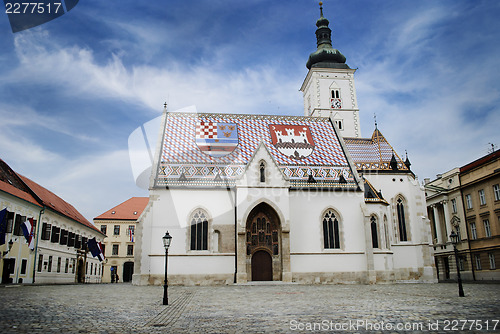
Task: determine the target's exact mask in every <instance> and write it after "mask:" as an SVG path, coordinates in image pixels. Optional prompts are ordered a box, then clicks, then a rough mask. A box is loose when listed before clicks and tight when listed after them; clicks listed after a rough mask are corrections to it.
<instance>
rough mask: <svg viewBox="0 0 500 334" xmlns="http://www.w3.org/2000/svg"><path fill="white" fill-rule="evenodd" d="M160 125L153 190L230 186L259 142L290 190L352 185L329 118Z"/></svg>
mask: <svg viewBox="0 0 500 334" xmlns="http://www.w3.org/2000/svg"><path fill="white" fill-rule="evenodd" d="M164 126H165V134H164V137H163V143H162V146H161V148H162V152H161V156H160V162H159V166H158V171H157V178H156V186H165V185H167V186H168V185H201V186H203V185H221V186H224V185H232V184H234V182H235V180H236V179H239V178H240V177H241V176H242V175H243V173H244V172H245V168H246V166H247V165H248V163H249V161H250V160H251V159H252V157H253V155H254V153H255V151H256V150H257V149H258V147H259V145H260V143H263V145H264V146H265V147H266V149H267V150H268V152H269V153H270V155H271V156H272V158H273V159H274V161H275V163H276V164H277V165H278V167H279V168H280V169H281V171H282V173H283V175H284V176H285V177H286V178H287V179H288V180H290V183H291V185H292V186H294V185H304V186H307V185H308V184H310V182H308V181H310V180H311V177H310V176H311V175H312V177H313V178H314V181H315V182H316V183H315V186H341V187H351V186H357V184H356V181H355V179H354V177H353V175H352V172H351V168H350V166H349V163H348V160H347V157H346V155H345V153H344V150H343V148H342V145H341V143H340V140H339V139H338V137H337V134H336V132H335V129H334V127H333V124H332V122H331V121H330V119H329V118H323V117H302V116H276V115H242V114H200V113H180V112H174V113H167V115H166V119H165V125H164ZM224 143H225V144H224ZM217 145H219V146H217ZM217 150H219V151H217Z"/></svg>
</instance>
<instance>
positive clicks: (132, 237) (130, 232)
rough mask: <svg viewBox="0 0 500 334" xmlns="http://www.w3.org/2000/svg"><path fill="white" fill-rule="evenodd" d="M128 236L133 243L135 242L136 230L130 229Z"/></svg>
mask: <svg viewBox="0 0 500 334" xmlns="http://www.w3.org/2000/svg"><path fill="white" fill-rule="evenodd" d="M128 236H129V238H130V241H131V242H134V229H133V228H132V227H129V228H128Z"/></svg>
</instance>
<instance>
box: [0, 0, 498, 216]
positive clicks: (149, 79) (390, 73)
mask: <svg viewBox="0 0 500 334" xmlns="http://www.w3.org/2000/svg"><path fill="white" fill-rule="evenodd" d="M323 2H324V13H325V16H326V17H327V18H328V19H329V20H330V28H332V38H333V45H334V47H335V48H337V49H339V50H340V51H341V52H342V53H343V54H344V55H345V56H346V58H347V64H348V65H349V66H350V67H351V68H357V69H358V70H357V72H356V74H355V84H356V89H357V97H358V105H359V107H360V117H361V131H362V135H363V136H364V137H369V136H371V133H372V131H373V128H374V122H373V115H374V113H376V115H377V121H378V125H379V129H380V130H381V131H382V133H383V134H384V135H385V136H386V138H387V139H388V140H389V142H390V143H391V144H392V145H393V146H394V148H395V149H396V151H397V152H398V153H399V154H400V155H404V151H405V150H408V154H409V157H410V160H411V162H412V164H413V166H412V169H413V170H414V172H415V173H416V174H417V175H418V177H419V179H420V180H421V181H422V180H423V179H424V178H426V177H430V178H434V177H435V175H436V174H437V173H441V172H445V171H448V170H450V169H452V168H454V167H459V166H462V165H464V164H466V163H468V162H470V161H472V160H475V159H477V158H479V157H481V156H483V155H485V154H487V153H488V148H489V145H488V143H494V144H496V145H500V131H499V127H500V126H499V125H500V107H499V102H500V94H499V90H500V87H499V86H500V85H499V84H500V80H499V79H500V57H499V56H498V55H499V54H500V21H499V20H498V17H499V16H500V2H498V1H488V0H483V1H481V0H475V1H465V0H448V1H446V0H443V1H431V0H424V1H410V0H407V1H402V0H387V1H384V0H380V1H371V0H350V1H332V0H326V1H323ZM318 17H319V9H318V4H317V1H305V0H304V1H281V0H277V1H264V0H248V1H244V2H243V1H241V2H240V1H224V0H218V1H217V0H214V1H199V0H192V1H180V0H179V1H137V0H135V1H129V0H106V1H102V0H86V1H80V3H79V4H78V5H77V6H76V7H75V8H74V9H73V10H72V11H70V12H69V13H67V14H65V15H63V16H62V17H60V18H58V19H55V20H53V21H51V22H49V23H46V24H44V25H41V26H39V27H36V28H33V29H30V30H26V31H23V32H19V33H15V34H13V33H12V32H11V29H10V26H9V22H8V19H7V16H6V15H0V45H1V47H0V119H1V122H0V157H1V158H2V159H3V160H5V161H6V162H7V163H8V164H9V165H10V166H11V167H12V168H14V169H15V170H16V171H18V172H20V173H21V174H23V175H25V176H27V177H29V178H31V179H33V180H34V181H36V182H38V183H40V184H41V185H43V186H45V187H46V188H48V189H50V190H52V191H53V192H55V193H56V194H58V195H59V196H61V197H62V198H64V199H65V200H67V201H68V202H70V203H71V204H73V205H74V206H75V207H76V208H77V209H78V210H79V211H81V212H82V213H83V214H84V215H85V216H86V217H87V219H89V220H92V218H93V217H95V216H97V215H99V214H101V213H102V212H104V211H106V210H108V209H109V208H111V207H113V206H115V205H117V204H118V203H120V202H122V201H124V200H126V199H127V198H129V197H131V196H147V191H145V190H142V189H140V188H138V187H137V186H136V185H135V182H134V178H133V175H132V171H131V167H130V161H129V157H128V146H127V145H128V144H127V141H128V137H129V135H130V134H131V133H132V131H134V129H136V128H137V127H139V126H141V125H142V124H143V123H145V122H148V121H150V120H151V119H154V118H155V117H157V116H159V115H160V114H161V111H162V105H163V103H164V102H165V101H168V104H169V109H170V110H176V109H180V108H183V107H186V106H190V105H196V108H197V110H198V111H199V112H223V113H255V114H284V115H302V113H303V101H302V94H301V93H300V92H299V88H300V86H301V84H302V81H303V79H304V77H305V75H306V74H307V69H306V67H305V63H306V61H307V58H308V56H309V54H310V53H311V52H313V51H314V50H315V49H316V40H315V34H314V32H315V29H316V27H315V22H316V20H317V18H318Z"/></svg>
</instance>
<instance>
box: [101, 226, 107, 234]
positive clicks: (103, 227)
mask: <svg viewBox="0 0 500 334" xmlns="http://www.w3.org/2000/svg"><path fill="white" fill-rule="evenodd" d="M107 232H108V225H101V233H102V234H106V233H107Z"/></svg>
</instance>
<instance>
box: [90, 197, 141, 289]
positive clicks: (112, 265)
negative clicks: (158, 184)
mask: <svg viewBox="0 0 500 334" xmlns="http://www.w3.org/2000/svg"><path fill="white" fill-rule="evenodd" d="M148 201H149V199H148V198H147V197H132V198H130V199H128V200H126V201H125V202H123V203H121V204H119V205H117V206H115V207H114V208H112V209H110V210H108V211H106V212H104V213H103V214H101V215H99V216H97V217H95V218H94V224H95V225H96V227H97V228H98V229H99V230H100V231H101V232H102V233H103V234H105V235H106V238H104V241H103V244H102V246H103V248H104V249H103V251H104V255H105V256H106V261H105V264H104V273H103V276H102V281H103V282H104V283H110V282H113V283H114V282H115V279H116V275H117V274H118V279H119V280H120V281H123V282H130V281H132V274H133V273H134V246H135V240H134V238H135V227H136V224H137V219H138V218H139V217H140V215H141V214H142V211H144V208H145V207H146V205H147V204H148Z"/></svg>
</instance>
